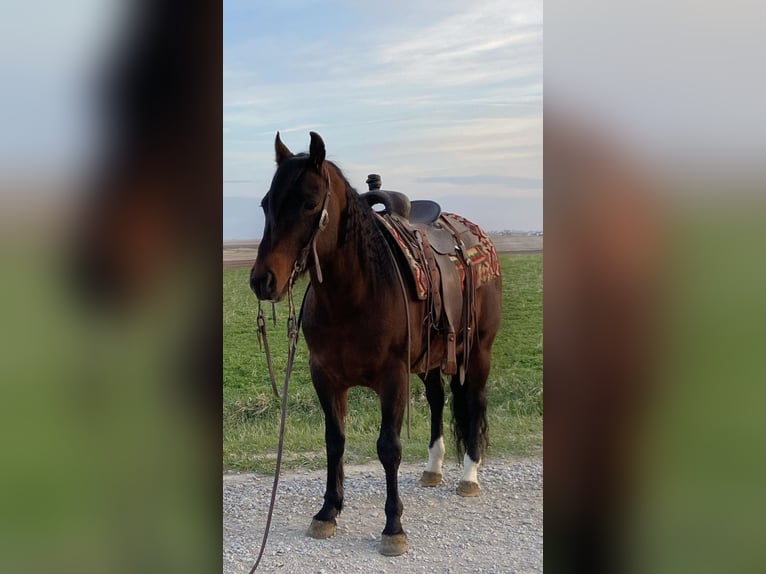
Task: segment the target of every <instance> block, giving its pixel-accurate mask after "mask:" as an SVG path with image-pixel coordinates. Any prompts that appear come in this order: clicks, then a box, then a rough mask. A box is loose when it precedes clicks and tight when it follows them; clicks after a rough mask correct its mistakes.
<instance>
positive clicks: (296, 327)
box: [250, 173, 330, 574]
mask: <svg viewBox="0 0 766 574" xmlns="http://www.w3.org/2000/svg"><path fill="white" fill-rule="evenodd" d="M329 200H330V174H329V173H327V192H326V193H325V196H324V201H323V202H322V211H321V212H320V214H319V219H318V220H317V223H316V226H315V227H314V230H313V231H312V232H311V237H310V238H309V240H308V242H307V243H306V245H305V246H304V247H303V249H301V252H300V254H299V255H298V258H297V259H296V260H295V263H293V270H292V272H291V273H290V278H289V279H288V280H287V303H288V307H287V308H288V311H287V339H288V352H287V366H286V367H285V381H284V383H283V384H282V396H281V397H280V396H279V391H277V383H276V380H275V377H274V367H273V365H272V362H271V352H270V351H269V341H268V338H267V337H266V318H265V317H264V314H263V308H262V307H261V300H260V299H259V300H258V317H257V319H256V323H257V325H258V346H259V347H260V346H261V343H262V344H263V350H264V352H265V353H266V364H267V365H268V368H269V379H270V381H271V389H272V390H273V391H274V396H276V397H277V398H278V399H279V398H281V399H282V414H281V417H280V421H279V445H278V446H277V462H276V469H275V471H274V484H273V485H272V488H271V502H270V503H269V513H268V518H267V519H266V528H265V529H264V532H263V540H262V541H261V549H260V551H259V552H258V558H257V559H256V560H255V564H253V567H252V568H251V569H250V574H253V572H255V570H256V568H258V565H259V564H260V562H261V558H263V552H264V550H266V541H267V540H268V537H269V530H270V528H271V517H272V515H273V513H274V504H275V502H276V498H277V487H278V486H279V471H280V469H281V467H282V451H283V448H284V443H285V421H286V420H287V387H288V385H289V383H290V375H291V374H292V370H293V362H294V360H295V349H296V347H297V346H298V333H299V332H300V326H301V320H302V319H303V303H305V302H306V294H307V293H308V289H306V293H304V295H303V301H302V302H301V309H300V313H298V314H297V315H296V312H295V301H294V300H293V285H294V283H295V280H296V279H297V278H298V276H299V275H300V274H301V273H303V272H304V271H305V270H306V265H307V263H308V257H309V252H310V251H311V252H313V254H314V267H315V268H316V274H317V281H319V282H320V283H321V282H322V268H321V267H320V265H319V256H318V255H317V249H316V240H317V236H318V235H319V233H320V232H321V231H324V230H325V229H326V228H327V223H328V222H329V220H330V215H329V213H328V211H327V203H328V202H329ZM271 313H272V319H273V321H274V324H276V321H277V316H276V310H275V308H274V303H273V302H272V304H271Z"/></svg>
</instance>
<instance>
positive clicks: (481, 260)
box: [442, 213, 500, 287]
mask: <svg viewBox="0 0 766 574" xmlns="http://www.w3.org/2000/svg"><path fill="white" fill-rule="evenodd" d="M442 215H443V216H444V217H448V218H449V219H451V220H452V221H456V222H458V223H460V224H461V225H464V226H465V227H467V228H468V230H469V231H470V233H471V235H472V236H473V237H475V238H476V240H478V242H477V243H476V244H475V245H472V246H470V247H468V248H466V249H465V251H464V255H465V258H466V260H467V261H468V262H469V264H470V266H471V269H473V272H474V278H475V280H476V287H480V286H481V285H484V283H487V282H488V281H491V280H492V279H494V278H496V277H500V260H499V259H498V257H497V251H496V250H495V245H494V244H493V243H492V240H490V238H489V237H488V236H487V234H486V233H484V231H483V230H482V229H481V227H479V226H478V225H476V224H475V223H473V222H472V221H469V220H468V219H466V218H465V217H462V216H460V215H456V214H454V213H444V214H442ZM461 235H462V234H461ZM464 241H465V239H464ZM451 259H452V260H453V261H454V262H455V264H456V265H457V267H458V272H459V273H460V281H461V283H462V282H463V281H464V280H465V271H464V270H463V268H462V266H461V265H459V264H458V263H457V257H456V256H453V257H451Z"/></svg>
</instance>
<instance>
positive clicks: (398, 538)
mask: <svg viewBox="0 0 766 574" xmlns="http://www.w3.org/2000/svg"><path fill="white" fill-rule="evenodd" d="M409 548H410V547H409V545H408V544H407V535H406V534H391V535H389V534H384V535H383V537H382V538H381V540H380V553H381V554H382V555H383V556H400V555H402V554H404V553H405V552H407V550H409Z"/></svg>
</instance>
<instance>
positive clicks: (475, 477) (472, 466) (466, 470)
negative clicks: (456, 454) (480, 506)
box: [460, 453, 481, 484]
mask: <svg viewBox="0 0 766 574" xmlns="http://www.w3.org/2000/svg"><path fill="white" fill-rule="evenodd" d="M480 466H481V460H480V461H479V462H474V461H472V460H471V457H470V456H468V453H465V456H463V476H462V478H461V479H460V480H461V481H463V482H475V483H476V484H479V467H480Z"/></svg>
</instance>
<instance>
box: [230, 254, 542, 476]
mask: <svg viewBox="0 0 766 574" xmlns="http://www.w3.org/2000/svg"><path fill="white" fill-rule="evenodd" d="M500 262H501V265H502V270H503V317H502V326H501V330H500V333H499V335H498V338H497V340H496V341H495V345H494V348H493V364H492V371H491V373H490V376H489V382H488V391H487V395H488V401H489V406H488V418H489V423H490V435H489V436H490V450H489V457H490V458H491V457H493V456H503V455H527V454H536V453H539V452H540V451H541V448H542V411H543V392H542V365H543V359H542V357H543V353H542V344H543V341H542V303H543V296H542V295H543V287H542V262H543V257H542V255H541V254H523V255H519V254H501V255H500ZM249 272H250V270H249V268H238V269H224V271H223V297H224V301H223V311H224V313H223V321H224V324H223V327H224V364H223V408H224V412H223V457H224V460H223V463H224V469H226V470H241V471H244V470H254V471H263V472H272V471H273V466H274V459H275V456H276V446H277V440H278V434H279V412H280V401H278V400H277V399H276V398H275V397H274V396H273V394H272V392H271V387H270V385H269V382H268V369H267V367H266V358H265V355H264V353H263V351H261V350H259V348H258V341H257V337H256V328H255V319H256V313H257V308H258V307H257V300H256V298H255V295H254V294H253V293H252V291H250V288H249V285H248V277H249ZM306 284H307V277H306V278H304V279H303V280H301V281H300V282H298V284H297V285H296V289H295V293H296V305H298V304H300V298H301V297H302V295H303V292H304V291H305V288H306ZM285 305H286V304H285V303H284V302H283V303H280V304H279V305H277V324H276V326H274V325H273V323H272V322H271V320H269V322H268V325H267V329H268V333H269V344H270V347H271V351H272V358H273V362H274V368H275V372H276V377H277V384H278V386H279V387H280V388H281V385H282V381H283V377H284V369H285V363H286V359H287V336H286V325H285V317H286V307H285ZM265 311H266V314H267V317H270V314H271V309H270V304H269V305H267V307H266V308H265ZM339 352H343V350H342V349H339ZM411 380H412V388H411V392H412V438H411V439H408V438H407V436H406V425H405V428H404V429H402V461H403V462H421V461H424V460H425V458H426V456H427V447H428V439H429V409H428V402H427V401H426V397H425V389H424V386H423V384H422V382H421V381H420V379H418V378H417V377H416V376H414V375H413V376H412V377H411ZM288 395H289V399H288V418H287V428H286V431H285V453H284V457H283V463H284V465H285V466H286V467H287V468H299V467H302V468H310V469H316V468H323V467H324V464H325V455H324V419H323V415H322V412H321V408H320V406H319V401H318V400H317V398H316V395H315V393H314V388H313V386H312V384H311V380H310V377H309V372H308V350H307V348H306V344H305V341H304V340H303V338H301V339H300V341H299V344H298V351H297V353H296V358H295V367H294V369H293V375H292V377H291V380H290V390H289V393H288ZM444 420H445V442H446V445H447V457H448V460H449V459H450V457H451V458H452V459H454V458H455V455H454V446H453V444H452V442H451V437H450V432H449V431H448V428H449V425H451V413H450V411H449V408H446V409H445V413H444ZM379 426H380V407H379V403H378V399H377V396H376V395H375V394H374V393H373V392H372V391H370V390H368V389H365V388H358V387H357V388H354V389H352V390H351V391H350V392H349V414H348V417H347V420H346V453H345V460H346V462H348V463H351V464H353V463H365V462H370V461H377V454H376V452H375V444H376V441H377V437H378V431H379Z"/></svg>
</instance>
